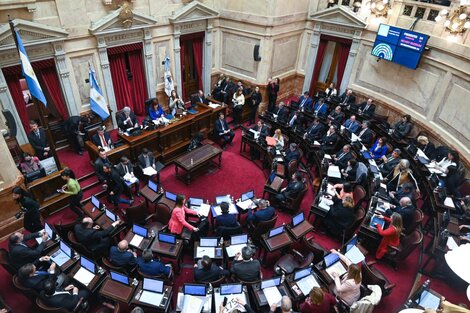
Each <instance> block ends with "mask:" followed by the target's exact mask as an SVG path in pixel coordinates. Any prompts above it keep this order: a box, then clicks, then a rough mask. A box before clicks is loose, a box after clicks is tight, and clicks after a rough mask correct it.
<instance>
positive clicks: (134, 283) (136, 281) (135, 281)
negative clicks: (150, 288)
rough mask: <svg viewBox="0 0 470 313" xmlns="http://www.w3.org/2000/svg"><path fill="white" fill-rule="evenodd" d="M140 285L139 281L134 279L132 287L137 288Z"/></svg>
mask: <svg viewBox="0 0 470 313" xmlns="http://www.w3.org/2000/svg"><path fill="white" fill-rule="evenodd" d="M138 284H139V281H138V280H137V278H134V279H133V280H132V285H133V286H137V285H138Z"/></svg>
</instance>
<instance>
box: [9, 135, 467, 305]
mask: <svg viewBox="0 0 470 313" xmlns="http://www.w3.org/2000/svg"><path fill="white" fill-rule="evenodd" d="M236 134H237V135H236V137H235V140H234V146H233V147H230V146H227V148H228V149H227V151H225V152H224V153H223V154H222V168H221V169H217V168H216V167H214V168H212V169H211V170H210V171H209V172H207V173H206V174H202V175H201V176H198V177H196V178H195V179H194V180H193V182H192V183H191V185H190V186H187V185H185V184H184V183H183V182H181V181H179V180H177V179H176V178H175V171H174V166H173V165H169V166H167V167H166V168H165V169H163V171H162V173H161V181H162V183H163V187H164V188H165V189H166V190H169V191H172V192H176V193H183V194H185V195H186V196H187V197H189V196H195V197H200V198H203V199H205V200H206V199H208V200H209V201H214V198H215V196H217V195H223V194H228V193H230V194H232V195H233V196H234V197H235V198H238V197H239V196H240V194H241V193H243V192H246V191H247V190H250V189H254V190H255V194H256V195H257V196H258V197H260V196H261V195H262V191H263V186H264V183H265V180H266V177H265V174H264V173H263V172H262V170H261V169H260V168H258V167H257V166H255V165H254V163H252V162H251V161H250V160H248V159H246V158H244V157H241V156H240V155H239V149H240V131H237V132H236ZM59 157H60V159H61V160H62V162H63V163H66V164H67V165H68V166H69V167H70V168H71V169H72V170H74V172H75V173H76V175H77V176H78V177H80V176H83V175H85V174H88V173H90V172H92V171H93V168H92V166H91V165H90V164H89V162H88V161H89V159H88V155H87V154H86V153H85V154H84V155H83V156H78V155H76V154H74V153H72V152H71V151H70V150H68V149H64V150H61V151H60V153H59ZM94 179H96V178H94ZM87 181H89V180H87ZM90 181H91V179H90ZM100 188H101V187H100V186H96V187H94V188H92V189H90V190H88V191H87V192H85V197H88V196H89V195H90V194H92V193H94V192H98V191H99V190H100ZM313 199H314V194H313V192H312V190H311V187H310V189H309V191H308V193H307V194H306V196H305V198H304V200H303V202H302V205H301V208H302V210H303V211H304V212H305V213H306V215H308V212H309V209H310V205H311V204H312V201H313ZM122 207H125V205H122ZM278 215H279V218H278V221H277V223H278V225H280V224H282V223H288V222H290V219H291V217H290V216H289V215H287V214H284V213H281V212H278ZM75 217H76V216H75V215H74V214H73V213H72V212H71V211H70V210H68V209H66V210H64V211H62V212H59V213H57V214H54V215H53V216H50V217H49V218H47V221H49V222H50V223H52V224H54V223H57V222H58V221H62V222H64V223H65V222H67V221H72V220H74V219H75ZM243 222H244V220H243V219H242V223H243ZM313 235H314V236H315V239H316V240H317V242H318V243H319V244H321V245H322V246H323V247H325V248H327V249H331V248H339V246H340V245H341V243H339V242H337V241H334V240H332V239H331V238H329V237H327V236H325V235H322V234H320V233H314V234H313ZM428 241H429V238H427V241H426V243H427V242H428ZM0 246H1V247H6V246H7V243H6V242H2V243H0ZM294 248H296V249H299V250H301V251H302V250H303V247H301V246H300V245H299V244H296V245H294ZM419 254H420V251H419V249H416V250H415V251H414V252H413V254H412V255H410V257H409V258H408V259H407V262H406V264H402V265H401V266H400V269H399V271H394V270H393V269H392V268H391V267H390V266H389V265H387V264H382V263H378V264H377V265H376V267H377V268H378V269H380V270H381V271H382V272H383V273H384V274H385V275H386V276H387V277H388V278H389V279H390V280H391V282H393V283H395V284H396V286H397V287H395V289H394V290H393V292H392V294H391V295H389V296H387V297H385V298H383V299H382V301H381V303H380V304H379V306H378V307H377V308H376V309H375V310H374V312H397V311H398V309H399V308H400V307H401V305H402V304H403V303H404V302H405V299H406V298H407V296H408V293H409V291H410V289H411V286H412V284H413V282H414V279H415V277H416V273H417V269H418V268H417V267H418V265H417V264H418V258H419ZM277 257H278V255H268V260H267V264H265V265H266V268H264V269H263V274H264V277H270V276H272V275H273V270H272V265H273V264H274V262H275V260H276V258H277ZM367 259H368V260H374V256H372V255H369V256H368V257H367ZM183 261H184V266H183V269H182V272H181V274H180V275H179V276H177V277H176V279H175V287H176V288H177V287H178V286H180V285H181V284H182V283H184V282H191V281H193V273H192V272H193V270H192V265H193V264H194V263H193V259H192V256H189V255H185V256H184V259H183ZM0 284H1V285H2V288H1V291H0V294H1V296H2V297H3V298H4V299H5V300H6V302H7V303H8V304H9V305H10V306H12V307H13V310H14V312H16V313H21V312H35V311H36V310H35V308H34V307H33V304H32V303H33V302H34V300H33V299H28V298H27V297H25V296H24V295H23V294H22V293H21V292H19V291H18V290H16V289H15V288H14V287H13V286H12V284H11V277H10V275H9V274H8V273H7V272H6V271H5V270H4V269H3V267H0ZM431 288H433V289H434V290H436V291H437V292H440V293H441V294H443V295H445V296H446V298H447V299H448V300H450V301H451V302H454V303H466V304H467V305H468V304H469V302H468V300H467V299H466V296H465V289H466V286H463V285H459V284H452V285H449V283H446V282H444V281H440V280H437V279H432V280H431ZM174 300H176V299H174ZM175 302H176V301H174V303H175ZM93 311H94V310H92V312H93ZM123 312H124V311H123Z"/></svg>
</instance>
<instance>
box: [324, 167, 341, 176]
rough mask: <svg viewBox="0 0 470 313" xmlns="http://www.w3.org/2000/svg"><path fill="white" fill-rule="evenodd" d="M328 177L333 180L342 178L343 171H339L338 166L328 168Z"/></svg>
mask: <svg viewBox="0 0 470 313" xmlns="http://www.w3.org/2000/svg"><path fill="white" fill-rule="evenodd" d="M327 175H328V177H332V178H341V171H340V170H339V167H338V166H336V165H330V166H329V167H328V173H327Z"/></svg>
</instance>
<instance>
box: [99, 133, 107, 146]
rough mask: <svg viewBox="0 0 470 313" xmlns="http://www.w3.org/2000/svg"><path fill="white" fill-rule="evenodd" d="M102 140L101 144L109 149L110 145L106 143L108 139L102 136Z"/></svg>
mask: <svg viewBox="0 0 470 313" xmlns="http://www.w3.org/2000/svg"><path fill="white" fill-rule="evenodd" d="M100 138H101V143H102V144H103V147H107V146H108V143H107V142H106V139H104V134H101V135H100Z"/></svg>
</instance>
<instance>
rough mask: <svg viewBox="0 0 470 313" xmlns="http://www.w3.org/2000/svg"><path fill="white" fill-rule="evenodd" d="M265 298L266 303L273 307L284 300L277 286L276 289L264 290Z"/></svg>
mask: <svg viewBox="0 0 470 313" xmlns="http://www.w3.org/2000/svg"><path fill="white" fill-rule="evenodd" d="M263 293H264V296H265V297H266V301H267V302H268V305H271V304H273V303H277V304H279V303H280V302H281V300H282V295H281V293H280V292H279V289H278V288H277V286H274V287H269V288H265V289H263Z"/></svg>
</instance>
